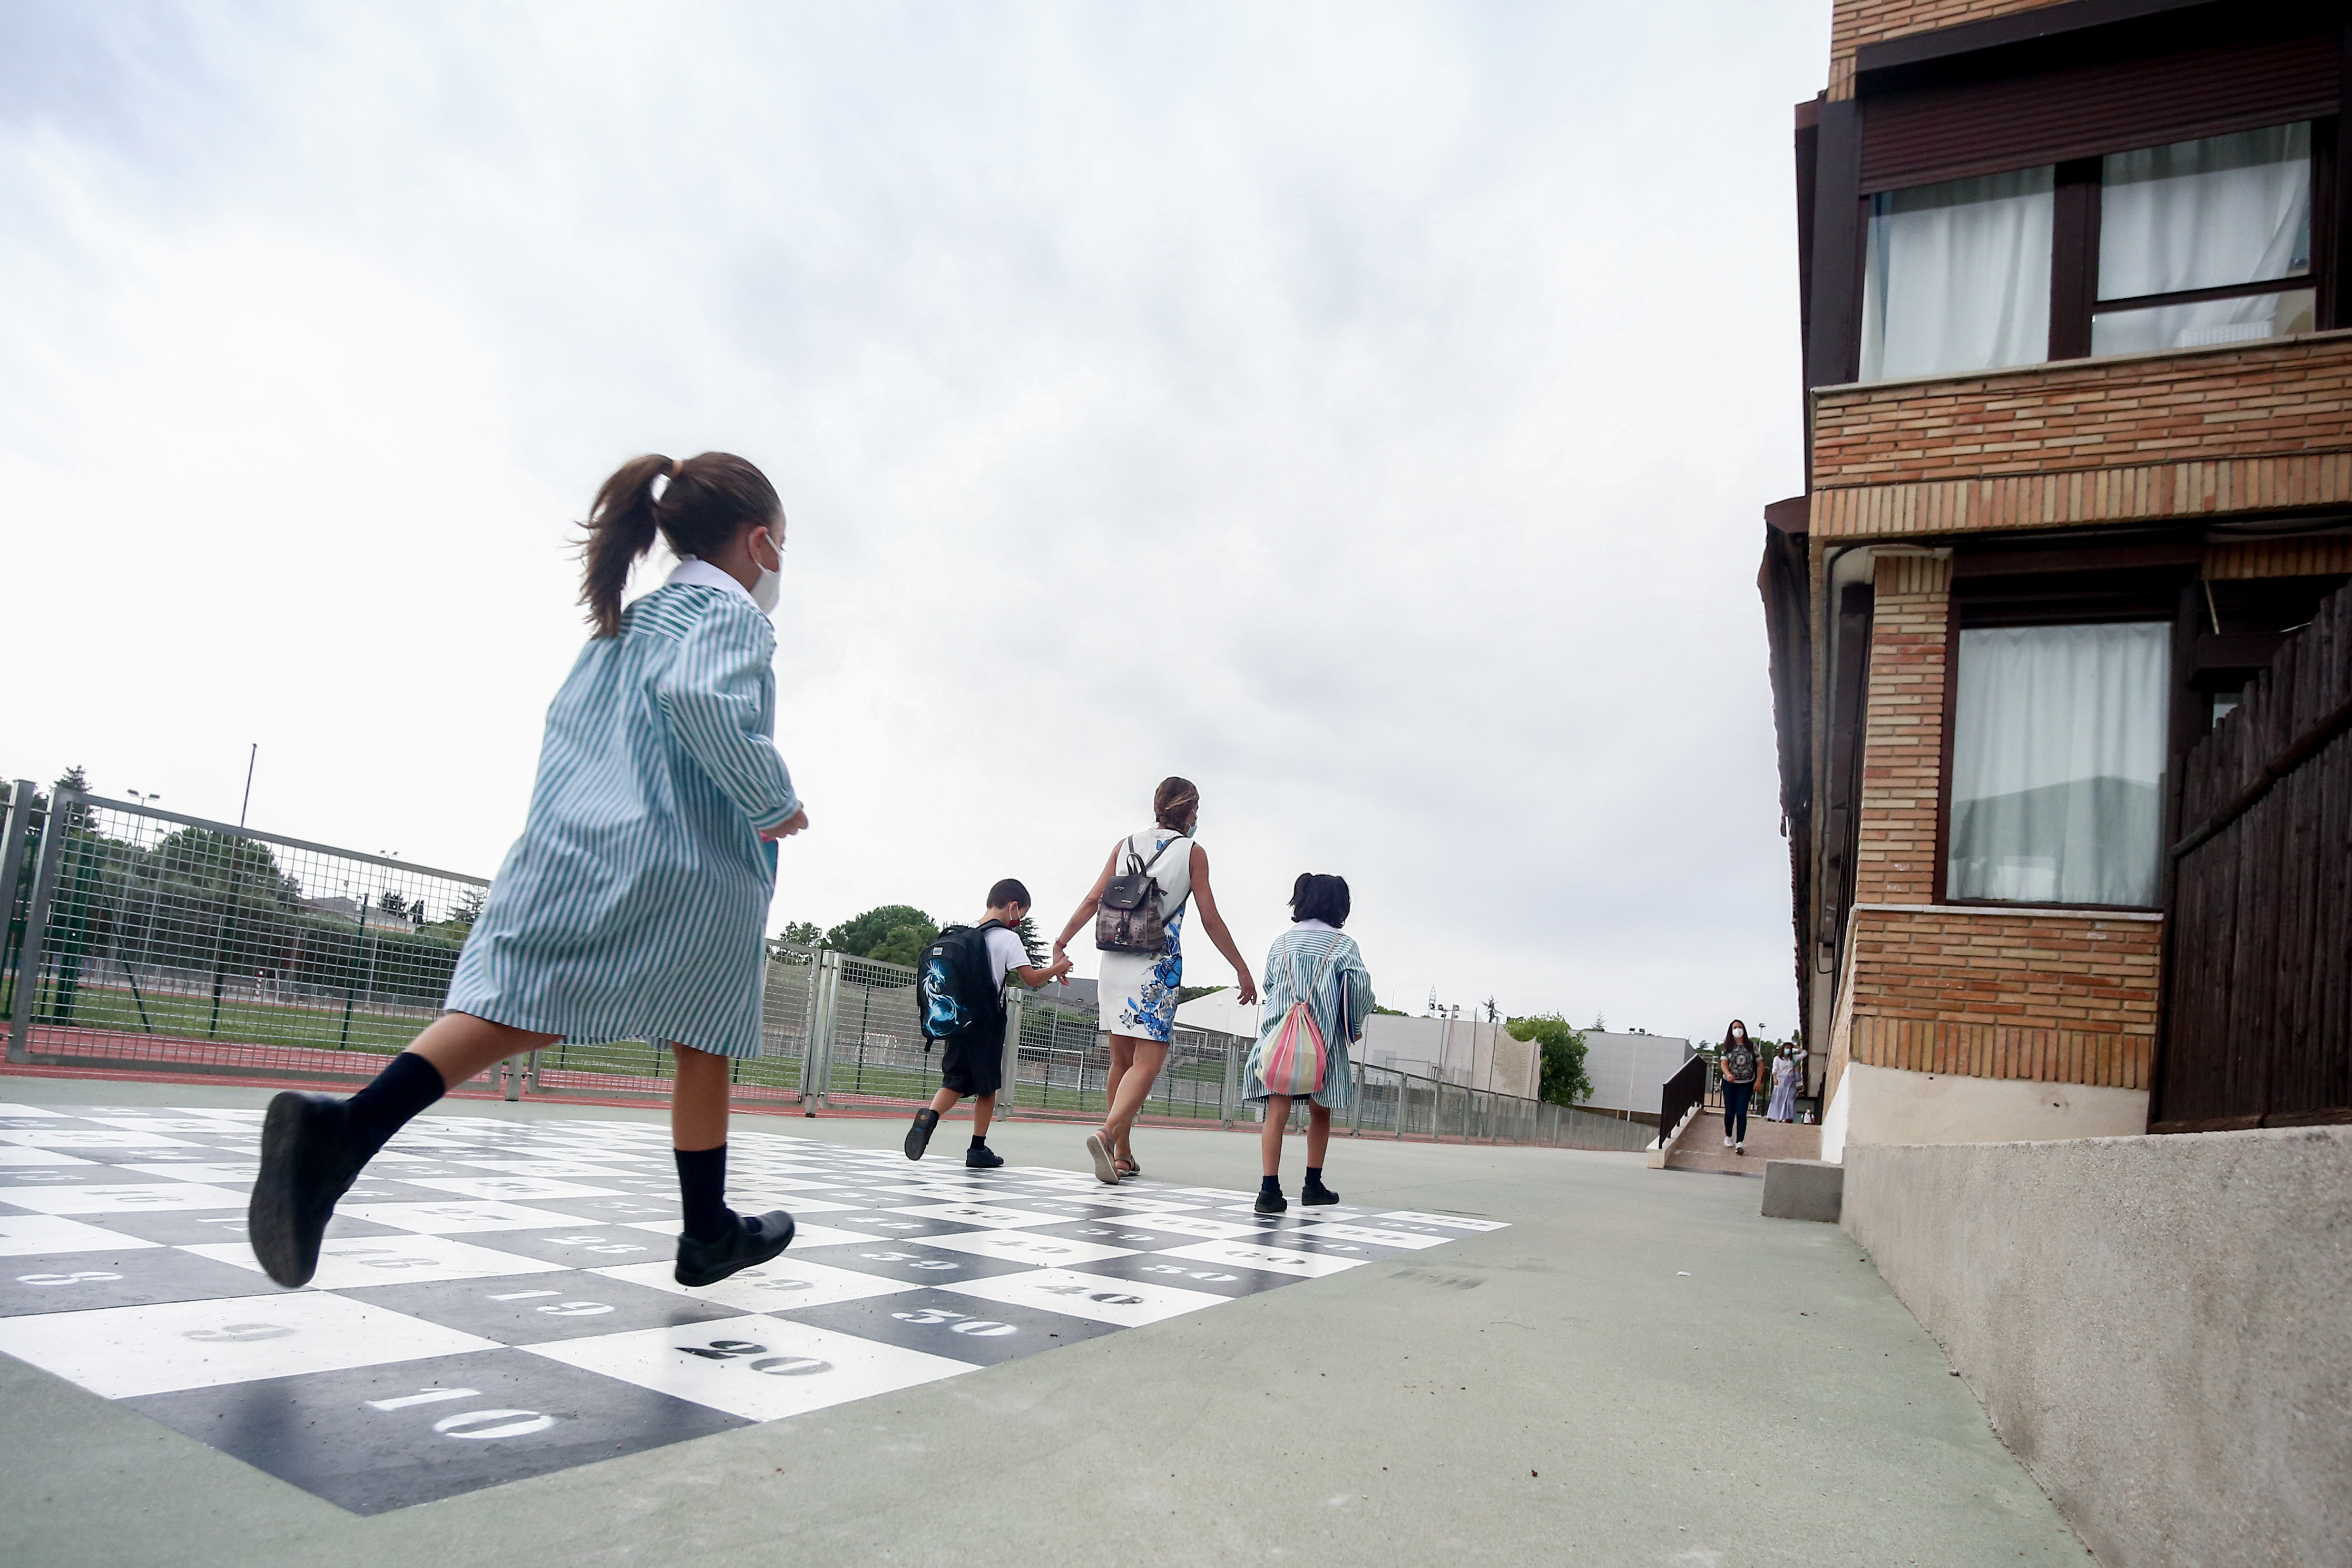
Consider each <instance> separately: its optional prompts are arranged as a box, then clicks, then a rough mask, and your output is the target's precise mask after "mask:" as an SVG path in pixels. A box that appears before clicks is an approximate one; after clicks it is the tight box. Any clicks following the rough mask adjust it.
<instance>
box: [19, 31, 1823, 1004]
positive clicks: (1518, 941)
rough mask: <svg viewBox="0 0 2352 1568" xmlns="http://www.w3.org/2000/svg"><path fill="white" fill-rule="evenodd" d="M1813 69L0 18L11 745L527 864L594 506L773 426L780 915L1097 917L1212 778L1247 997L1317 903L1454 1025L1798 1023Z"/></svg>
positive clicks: (1812, 58)
mask: <svg viewBox="0 0 2352 1568" xmlns="http://www.w3.org/2000/svg"><path fill="white" fill-rule="evenodd" d="M1827 25H1828V6H1827V5H1826V4H1824V3H1823V0H1801V3H1792V0H1715V3H1705V4H1703V3H1699V0H1689V3H1685V4H1678V5H1650V6H1626V5H1600V4H1596V3H1591V0H1585V3H1581V4H1570V3H1564V0H1563V3H1554V4H1535V3H1528V4H1471V3H1458V0H1457V3H1454V4H1444V5H1436V4H1431V5H1381V4H1364V3H1360V0H1350V3H1348V4H1330V5H1315V4H1285V5H1264V4H1257V3H1248V4H1230V5H1224V4H1213V3H1205V0H1196V3H1190V4H1183V5H1157V4H1147V3H1139V0H1121V3H1119V4H1116V5H1113V4H1093V5H1014V4H978V3H975V4H948V3H946V0H934V3H929V4H919V5H887V4H879V3H874V0H856V3H854V4H853V3H846V0H845V3H841V4H832V5H788V4H761V5H722V4H665V5H652V4H639V5H593V4H588V3H585V0H563V3H562V4H545V5H482V4H477V3H472V0H468V3H465V4H454V3H453V4H428V3H422V0H406V3H404V4H402V5H396V6H395V5H373V6H355V5H269V4H247V5H237V6H235V7H227V6H218V5H186V6H180V5H160V4H142V3H137V0H119V3H114V4H109V5H103V6H99V5H86V4H81V3H79V0H9V3H8V4H6V5H0V297H5V300H7V301H8V303H7V307H6V309H5V311H0V496H5V514H0V515H5V521H0V584H4V585H5V592H0V628H5V648H6V650H7V659H6V668H7V669H8V671H9V677H8V680H7V694H6V695H5V697H0V769H5V770H6V771H7V772H8V773H10V774H11V775H15V774H19V773H22V774H29V775H32V776H36V777H38V778H42V779H47V778H49V777H52V776H54V775H55V774H56V773H58V772H59V771H60V770H61V769H63V768H64V767H66V766H67V765H68V764H71V763H81V764H83V765H85V766H86V767H87V768H88V769H89V774H90V777H91V780H92V783H93V784H94V785H95V786H96V787H97V788H98V789H99V790H100V793H103V794H109V795H119V794H121V792H122V791H124V790H127V789H132V788H137V789H143V790H153V791H158V792H161V794H162V795H163V804H164V805H168V806H173V807H176V808H178V809H180V810H183V811H187V812H191V813H194V814H196V815H200V816H226V817H229V818H231V819H234V817H235V816H236V810H237V807H238V804H239V798H238V797H239V794H240V791H241V789H242V786H243V784H244V777H245V764H246V759H247V745H248V743H250V742H259V744H260V761H259V767H258V771H257V780H256V783H255V785H254V790H253V801H252V820H253V822H254V823H255V825H256V826H262V827H266V828H268V829H270V830H272V831H276V832H280V833H285V834H289V835H293V836H297V837H306V838H313V839H318V840H322V841H325V842H328V843H334V844H342V845H348V846H351V847H356V848H362V849H367V850H378V849H386V850H394V851H397V852H399V853H400V854H401V855H403V856H404V857H405V858H410V859H413V860H417V861H423V862H426V863H430V864H434V865H440V866H447V867H453V868H459V869H467V870H478V871H481V872H484V873H487V872H488V871H490V870H492V869H494V868H495V867H496V865H497V863H498V860H499V856H500V855H501V854H502V853H503V852H504V850H505V847H506V846H507V844H508V842H509V840H510V839H511V837H512V836H513V834H514V833H515V831H516V830H517V828H518V827H519V826H520V823H521V820H522V815H523V810H524V806H525V804H526V801H527V799H528V795H529V791H530V778H531V772H532V767H533V763H534V761H535V757H536V753H537V750H538V742H539V727H540V723H541V715H542V713H543V711H544V709H545V706H546V703H547V700H548V698H549V697H550V696H551V694H552V692H553V691H554V689H555V688H556V686H557V684H558V683H559V682H560V681H561V680H562V676H563V673H564V671H565V669H566V668H568V667H569V665H570V663H571V661H572V658H573V657H574V655H575V653H576V652H577V649H578V647H579V644H580V642H581V640H582V637H583V628H582V625H581V621H580V615H579V611H578V609H577V607H576V605H575V604H574V603H573V599H574V595H575V594H576V592H577V587H578V584H577V575H576V567H575V565H574V564H573V563H572V560H571V559H570V558H569V556H568V555H567V553H566V551H567V545H568V542H570V540H571V539H572V537H573V536H574V533H575V531H576V523H577V520H578V519H579V518H580V517H581V516H582V515H583V513H584V511H585V510H586V508H587V504H588V501H589V499H590V497H591V496H592V495H593V492H594V490H595V488H596V486H597V484H598V482H599V481H601V480H602V479H604V476H605V475H606V474H607V473H609V472H610V471H611V470H612V469H613V468H614V467H615V466H617V465H618V464H619V463H620V462H621V461H623V460H624V459H625V458H629V457H631V456H633V455H635V454H636V453H639V452H645V451H660V452H666V453H670V454H674V455H677V456H686V455H690V454H691V453H694V452H697V451H700V450H703V449H706V448H719V449H726V450H732V451H736V452H740V453H742V454H744V455H745V456H747V457H750V458H752V459H753V460H754V461H756V462H758V463H759V464H761V466H762V467H763V468H765V469H766V470H767V471H768V473H769V474H770V475H771V476H772V478H773V479H775V481H776V484H777V487H778V489H780V490H781V491H782V494H783V496H784V499H785V504H786V507H787V509H788V511H789V513H790V518H791V545H790V551H789V553H788V556H787V559H786V571H785V579H784V592H783V604H782V608H781V609H780V611H779V612H778V615H777V617H776V619H777V629H778V640H779V644H780V648H779V652H778V656H777V669H776V674H777V681H778V690H779V700H780V710H781V717H780V721H779V726H778V728H779V735H778V743H779V745H780V747H781V749H782V752H783V753H784V756H785V758H786V760H787V761H788V762H789V763H790V764H791V766H792V768H793V775H794V778H795V780H796V781H797V782H798V784H800V786H801V789H802V792H803V795H805V796H806V798H807V800H808V803H809V809H810V813H811V816H812V817H813V819H814V830H813V831H812V832H811V833H810V834H808V835H807V836H805V837H801V838H798V839H795V840H793V842H792V843H791V844H789V845H788V846H786V847H785V850H784V854H783V868H782V879H781V881H780V885H779V888H778V891H777V897H776V905H775V911H774V912H775V922H776V924H778V925H781V924H782V922H783V921H788V920H793V919H803V918H805V919H811V920H815V921H820V922H823V923H831V922H834V921H840V920H842V919H845V918H846V917H847V916H849V915H851V914H854V913H856V912H857V911H858V910H862V909H865V908H866V907H868V906H870V905H873V904H877V903H884V902H906V903H912V904H916V905H919V906H920V907H922V908H924V909H926V910H930V911H931V912H932V913H933V914H935V915H940V916H946V917H960V918H968V917H969V916H970V915H971V913H973V912H974V911H975V910H976V909H977V907H978V905H979V903H980V901H981V899H980V895H981V894H982V892H984V890H985V889H986V888H987V886H988V884H989V883H990V882H991V881H992V880H993V879H996V878H998V877H1000V876H1006V875H1017V876H1020V877H1022V878H1023V879H1025V880H1026V881H1027V882H1028V883H1029V885H1030V886H1031V888H1032V889H1034V890H1035V891H1036V893H1037V896H1038V900H1039V904H1040V908H1039V910H1038V913H1039V915H1040V917H1041V922H1042V923H1046V924H1048V925H1056V924H1058V922H1059V921H1061V920H1062V919H1063V918H1064V917H1065V916H1066V913H1067V912H1068V910H1069V909H1070V908H1071V907H1072V906H1073V905H1074V903H1075V902H1076V900H1077V899H1078V898H1079V897H1080V896H1082V895H1083V893H1084V892H1085V890H1086V889H1087V885H1088V883H1089V881H1090V879H1091V878H1092V876H1093V875H1094V873H1095V872H1096V871H1097V869H1098V868H1099V867H1100V865H1101V862H1102V859H1103V858H1104V856H1105V855H1106V854H1107V853H1108V847H1109V846H1110V844H1111V842H1112V841H1113V840H1114V839H1115V838H1117V837H1118V836H1119V835H1121V834H1122V833H1125V832H1128V831H1130V830H1132V829H1135V828H1139V827H1141V826H1144V825H1145V824H1146V823H1147V822H1148V821H1149V816H1150V812H1149V805H1150V792H1151V788H1152V786H1153V784H1155V783H1156V782H1157V781H1158V780H1159V779H1160V777H1162V776H1163V775H1165V774H1168V773H1183V774H1186V775H1188V776H1190V777H1191V778H1192V779H1194V780H1195V781H1197V782H1198V783H1199V784H1200V785H1201V787H1202V795H1203V797H1204V802H1205V809H1204V811H1203V813H1202V826H1201V839H1202V843H1203V844H1204V845H1205V846H1206V847H1208V849H1209V852H1210V854H1211V857H1212V864H1213V871H1214V877H1215V884H1216V888H1217V889H1218V892H1219V895H1220V901H1221V902H1222V903H1223V906H1224V908H1225V910H1226V912H1227V916H1228V919H1229V920H1230V921H1231V922H1232V924H1233V926H1234V931H1235V934H1236V935H1237V936H1238V938H1239V939H1240V941H1241V942H1242V944H1243V946H1244V950H1245V951H1246V952H1249V953H1250V955H1251V956H1252V960H1253V962H1254V963H1255V962H1256V961H1257V960H1258V958H1259V956H1260V955H1262V953H1263V952H1264V950H1265V944H1266V943H1267V942H1268V941H1269V940H1270V939H1271V938H1272V937H1273V936H1274V935H1275V934H1276V931H1278V930H1279V929H1280V926H1281V924H1282V922H1283V921H1284V920H1285V918H1286V914H1285V911H1284V909H1283V899H1284V898H1285V896H1286V893H1287V890H1288V887H1289V883H1290V880H1291V879H1292V878H1293V877H1294V876H1295V875H1296V874H1297V872H1299V871H1302V870H1309V869H1312V870H1323V871H1338V872H1341V873H1344V874H1345V875H1346V876H1347V877H1348V878H1349V880H1350V882H1351V883H1352V884H1353V887H1354V889H1355V896H1356V908H1357V916H1356V919H1355V921H1353V922H1351V929H1352V930H1354V931H1356V932H1357V934H1358V936H1359V937H1360V940H1361V942H1362V943H1363V945H1364V948H1365V950H1366V952H1367V955H1368V958H1369V960H1370V965H1371V968H1372V970H1373V973H1374V975H1375V977H1376V980H1377V982H1378V984H1379V987H1380V990H1381V993H1382V996H1383V999H1384V1000H1385V1001H1387V1002H1389V1003H1391V1005H1401V1006H1403V1007H1405V1008H1406V1009H1407V1010H1409V1011H1413V1012H1419V1011H1421V1010H1422V1008H1423V1004H1424V1003H1425V1001H1426V999H1427V997H1428V995H1429V993H1430V992H1431V990H1432V988H1434V989H1435V990H1436V991H1437V993H1438V994H1439V995H1440V996H1441V997H1442V998H1443V999H1444V1000H1445V1001H1448V1002H1454V1003H1462V1004H1469V1003H1473V1002H1477V1001H1482V1000H1484V999H1485V998H1486V997H1487V996H1489V995H1492V996H1494V997H1495V998H1496V999H1497V1000H1498V1001H1499V1003H1500V1004H1501V1005H1503V1006H1504V1007H1505V1008H1506V1009H1507V1010H1511V1011H1516V1012H1528V1011H1535V1010H1539V1009H1551V1008H1558V1009H1560V1010H1562V1011H1564V1012H1566V1013H1567V1014H1568V1015H1569V1016H1570V1017H1572V1018H1574V1019H1576V1020H1577V1021H1579V1022H1583V1021H1587V1020H1589V1019H1591V1017H1593V1016H1595V1015H1597V1014H1605V1015H1606V1016H1607V1018H1608V1020H1609V1022H1610V1023H1611V1024H1612V1026H1620V1027H1622V1026H1642V1027H1646V1028H1649V1029H1651V1030H1654V1031H1655V1032H1659V1033H1671V1034H1685V1033H1691V1032H1695V1031H1696V1032H1706V1033H1719V1032H1720V1030H1721V1027H1722V1024H1723V1021H1724V1019H1725V1018H1727V1016H1730V1015H1732V1014H1734V1013H1738V1014H1740V1015H1743V1016H1746V1017H1747V1018H1748V1020H1749V1021H1750V1022H1751V1023H1753V1022H1756V1021H1758V1020H1759V1017H1760V1018H1761V1019H1762V1020H1763V1021H1764V1022H1766V1023H1767V1024H1770V1025H1774V1026H1785V1024H1786V1023H1787V1022H1788V1021H1789V1019H1790V1016H1791V1013H1792V1002H1791V1000H1790V994H1791V989H1792V987H1791V983H1790V958H1789V941H1790V938H1789V921H1788V889H1787V865H1788V861H1787V856H1786V850H1785V847H1784V845H1783V843H1782V841H1781V839H1780V837H1779V835H1778V821H1779V817H1778V808H1777V805H1776V796H1775V778H1774V771H1773V761H1772V750H1771V717H1770V710H1769V693H1768V689H1767V685H1766V678H1765V646H1764V638H1763V625H1762V616H1761V612H1760V609H1759V604H1758V600H1757V596H1756V592H1755V588H1754V576H1755V570H1756V563H1757V558H1758V553H1759V545H1760V529H1761V524H1760V521H1759V518H1760V509H1761V508H1762V506H1763V504H1764V503H1765V502H1767V501H1769V500H1775V499H1777V498H1779V497H1780V496H1784V495H1788V494H1791V493H1793V492H1795V491H1796V490H1798V489H1801V486H1802V479H1801V468H1800V447H1799V431H1798V424H1797V421H1798V415H1799V405H1798V401H1797V395H1796V384H1797V361H1796V354H1797V342H1796V283H1795V266H1794V242H1793V238H1792V234H1793V217H1792V211H1791V197H1790V151H1789V147H1790V104H1792V103H1793V102H1795V101H1796V100H1799V99H1801V98H1809V97H1811V95H1812V94H1813V93H1814V91H1815V90H1816V89H1818V88H1819V87H1820V86H1821V84H1822V72H1823V68H1824V60H1825V55H1826V49H1827ZM1080 945H1081V948H1084V946H1085V945H1086V944H1085V943H1084V942H1081V944H1080ZM1086 957H1087V958H1088V959H1090V958H1091V953H1087V954H1086ZM1087 972H1088V966H1087V964H1086V963H1082V965H1081V973H1087ZM1230 977H1231V976H1230V972H1229V971H1227V970H1226V968H1225V966H1224V965H1223V963H1221V962H1220V961H1219V960H1218V959H1217V958H1216V956H1215V954H1214V953H1213V952H1212V951H1211V949H1210V948H1209V946H1208V944H1207V943H1206V942H1204V941H1202V940H1200V939H1199V937H1198V936H1197V934H1195V936H1194V939H1193V942H1192V951H1191V955H1190V963H1189V966H1188V973H1187V979H1188V980H1192V981H1195V982H1202V983H1213V982H1216V981H1220V980H1225V979H1230Z"/></svg>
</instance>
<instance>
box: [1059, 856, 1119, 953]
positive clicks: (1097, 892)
mask: <svg viewBox="0 0 2352 1568" xmlns="http://www.w3.org/2000/svg"><path fill="white" fill-rule="evenodd" d="M1118 851H1119V846H1118V845H1116V844H1114V845H1112V846H1111V851H1110V855H1109V858H1107V859H1105V860H1104V861H1103V868H1102V875H1101V876H1099V877H1097V878H1096V879H1095V887H1094V891H1092V892H1090V893H1088V894H1087V896H1086V901H1085V902H1083V903H1081V904H1079V905H1078V912H1077V913H1076V914H1074V915H1072V916H1071V917H1070V923H1069V924H1067V925H1066V926H1064V927H1063V928H1062V934H1061V935H1059V936H1057V937H1055V939H1054V956H1055V958H1056V959H1059V958H1060V957H1061V956H1062V950H1063V949H1064V948H1066V947H1067V946H1069V945H1070V939H1071V938H1072V937H1074V936H1076V935H1077V934H1078V928H1079V927H1080V926H1083V925H1085V924H1086V923H1087V921H1090V920H1092V919H1094V918H1095V910H1096V908H1097V906H1098V905H1100V904H1101V903H1102V896H1103V889H1105V888H1108V887H1109V886H1110V879H1111V878H1112V877H1113V876H1115V875H1116V874H1117V873H1118Z"/></svg>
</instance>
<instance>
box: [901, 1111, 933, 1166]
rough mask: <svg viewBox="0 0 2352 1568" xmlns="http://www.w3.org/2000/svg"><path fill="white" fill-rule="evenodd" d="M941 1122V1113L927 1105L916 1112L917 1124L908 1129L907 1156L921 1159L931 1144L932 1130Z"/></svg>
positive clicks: (911, 1158)
mask: <svg viewBox="0 0 2352 1568" xmlns="http://www.w3.org/2000/svg"><path fill="white" fill-rule="evenodd" d="M939 1124H940V1113H939V1112H938V1111H936V1110H932V1109H931V1108H930V1107H929V1106H928V1105H926V1106H925V1107H923V1109H922V1110H918V1111H917V1112H915V1124H914V1125H913V1126H912V1127H909V1128H908V1129H907V1158H908V1159H909V1160H919V1159H921V1158H922V1157H923V1151H924V1150H926V1149H928V1148H929V1147H930V1146H931V1132H932V1131H933V1130H934V1129H935V1128H937V1127H938V1126H939Z"/></svg>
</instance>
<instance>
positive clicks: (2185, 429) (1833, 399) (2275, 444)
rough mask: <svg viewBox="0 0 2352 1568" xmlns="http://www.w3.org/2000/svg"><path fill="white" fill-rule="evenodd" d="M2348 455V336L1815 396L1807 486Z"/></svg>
mask: <svg viewBox="0 0 2352 1568" xmlns="http://www.w3.org/2000/svg"><path fill="white" fill-rule="evenodd" d="M2347 450H2352V332H2328V333H2323V334H2319V335H2317V336H2313V337H2304V338H2290V339H2285V340H2283V341H2280V342H2270V343H2263V344H2257V345H2249V346H2245V347H2240V348H2235V349H2231V350H2226V351H2220V352H2215V351H2210V350H2208V351H2191V352H2189V353H2178V354H2166V355H2163V356H2161V357H2155V358H2149V357H2137V358H2130V359H2120V360H2109V361H2097V360H2091V361H2084V360H2068V361H2063V362H2061V363H2058V364H2055V365H2029V366H2025V367H2023V368H2021V369H2017V370H2007V371H1999V372H1993V373H1990V374H1983V375H1978V376H1969V377H1965V378H1961V379H1946V380H1938V381H1925V382H1903V383H1896V384H1892V385H1887V386H1877V387H1858V388H1854V389H1852V390H1839V391H1834V392H1825V393H1821V394H1817V395H1816V396H1815V399H1814V405H1813V484H1814V486H1815V488H1816V489H1827V488H1831V487H1835V486H1841V485H1885V484H1899V483H1907V482H1917V481H1934V480H1942V479H1973V478H1979V477H1990V476H1998V475H2008V474H2046V473H2052V472H2063V471H2070V470H2077V469H2092V468H2140V467H2147V466H2149V465H2160V464H2167V463H2178V462H2183V461H2188V460H2192V459H2193V460H2196V461H2199V462H2204V463H2210V462H2212V461H2214V460H2216V459H2220V458H2243V457H2254V456H2272V455H2289V454H2306V453H2318V452H2344V451H2347Z"/></svg>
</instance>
